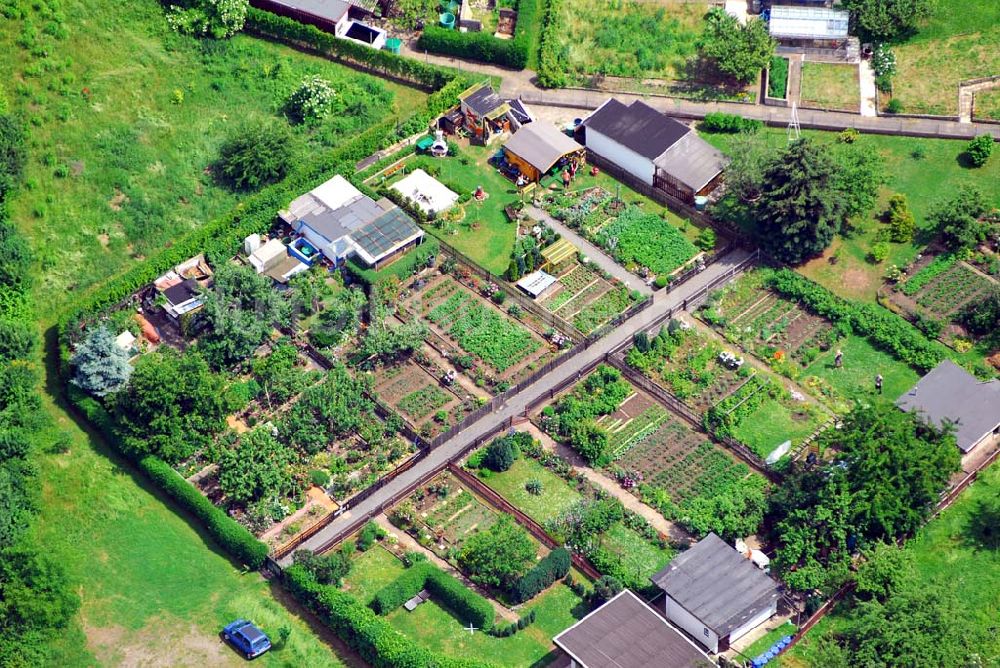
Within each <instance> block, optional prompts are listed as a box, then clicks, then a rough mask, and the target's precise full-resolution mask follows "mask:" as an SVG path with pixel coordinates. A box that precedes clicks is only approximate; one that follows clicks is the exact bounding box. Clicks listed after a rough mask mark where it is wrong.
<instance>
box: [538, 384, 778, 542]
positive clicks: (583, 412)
mask: <svg viewBox="0 0 1000 668" xmlns="http://www.w3.org/2000/svg"><path fill="white" fill-rule="evenodd" d="M536 419H537V420H538V421H539V424H540V425H541V426H542V428H543V429H545V430H546V431H547V432H548V433H550V434H552V436H553V437H554V438H556V439H557V440H560V441H562V442H565V443H567V444H568V445H570V446H571V447H574V448H576V449H577V450H579V451H581V454H585V456H586V454H588V453H590V454H593V453H592V451H591V449H590V448H591V445H592V444H593V443H594V442H601V441H604V440H605V439H606V441H605V443H606V444H605V447H604V448H603V450H602V451H601V452H600V453H598V455H597V456H596V457H591V458H590V459H591V461H592V463H593V465H595V466H602V467H604V468H606V469H607V470H608V472H609V473H610V474H611V475H612V476H613V477H615V478H616V479H617V480H618V482H619V484H621V485H622V487H624V488H625V489H628V490H630V491H632V492H633V493H634V494H636V496H638V497H639V498H640V499H642V500H643V501H644V502H646V503H647V504H649V505H651V506H653V507H654V508H656V509H658V510H659V511H660V512H661V513H662V514H663V515H664V517H666V518H667V519H671V520H674V521H677V522H678V523H680V524H682V525H684V526H686V527H688V528H690V529H692V530H693V531H695V532H702V531H704V527H705V526H714V524H713V522H718V521H721V520H720V518H721V514H722V513H724V512H725V511H724V510H722V509H721V505H724V504H725V503H727V502H730V501H731V502H733V503H734V504H735V503H742V502H743V501H742V500H744V499H746V498H747V497H749V496H756V497H761V498H762V494H763V491H764V480H763V478H762V477H760V476H759V475H757V474H755V473H753V472H752V471H751V470H750V468H749V467H748V466H747V465H746V464H743V463H740V462H738V461H736V460H735V459H734V458H733V456H732V455H730V454H729V452H727V451H726V450H724V449H723V448H722V447H721V446H718V445H716V444H714V443H713V442H712V441H711V439H710V438H709V437H708V436H707V435H706V434H704V433H703V432H701V431H698V430H696V429H694V428H692V427H691V426H690V425H689V423H688V422H686V421H684V420H683V419H682V418H680V417H679V416H678V415H676V414H674V413H673V412H671V411H669V410H668V409H666V408H664V407H663V406H662V405H661V404H659V403H658V402H657V401H656V400H655V399H654V398H653V397H651V396H650V395H648V394H646V393H645V392H642V391H640V390H638V389H636V388H635V387H634V386H633V385H631V384H630V383H628V381H626V380H625V379H624V378H623V377H622V376H621V373H620V372H618V371H617V370H616V369H611V368H609V367H599V368H598V370H597V371H595V373H594V374H593V375H592V376H590V377H588V378H586V379H584V380H583V381H582V382H581V384H579V385H577V386H576V387H575V388H574V389H573V390H571V391H570V392H568V393H567V394H564V395H563V396H562V397H560V398H559V399H558V400H557V401H556V402H555V403H554V404H553V405H551V406H549V407H546V408H545V409H543V410H542V412H541V413H540V414H539V415H538V417H537V418H536ZM591 421H592V424H593V425H595V426H596V429H597V430H599V433H601V434H603V435H604V436H602V437H598V438H595V437H594V436H593V435H592V428H591V427H588V426H587V425H588V424H589V423H591ZM581 435H585V436H584V437H582V438H581ZM694 515H697V518H698V519H696V520H692V519H691V518H692V516H694Z"/></svg>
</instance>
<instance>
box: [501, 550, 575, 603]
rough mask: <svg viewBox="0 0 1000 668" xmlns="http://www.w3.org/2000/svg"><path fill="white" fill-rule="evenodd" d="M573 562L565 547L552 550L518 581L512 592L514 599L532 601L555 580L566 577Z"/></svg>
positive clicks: (519, 601)
mask: <svg viewBox="0 0 1000 668" xmlns="http://www.w3.org/2000/svg"><path fill="white" fill-rule="evenodd" d="M572 564H573V561H572V559H571V558H570V554H569V550H567V549H566V548H565V547H557V548H556V549H554V550H552V551H551V552H549V553H548V554H547V555H546V556H545V558H544V559H542V560H541V561H539V562H538V563H537V564H535V567H534V568H532V569H531V570H530V571H528V572H527V573H525V574H524V575H523V576H521V579H520V580H518V581H517V584H515V585H514V587H513V591H512V592H511V593H512V595H513V596H514V600H516V601H517V602H518V603H524V602H525V601H530V600H531V599H533V598H534V597H535V596H537V595H538V594H540V593H541V592H543V591H545V589H547V588H548V587H549V585H551V584H552V583H553V582H555V581H556V580H561V579H562V578H564V577H566V574H567V573H569V569H570V566H572Z"/></svg>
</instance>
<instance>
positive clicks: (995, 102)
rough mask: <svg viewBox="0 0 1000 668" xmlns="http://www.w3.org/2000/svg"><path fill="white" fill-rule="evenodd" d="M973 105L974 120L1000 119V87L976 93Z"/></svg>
mask: <svg viewBox="0 0 1000 668" xmlns="http://www.w3.org/2000/svg"><path fill="white" fill-rule="evenodd" d="M973 105H974V107H973V108H974V112H973V115H974V116H975V119H976V120H981V119H988V120H994V121H1000V88H994V89H992V90H984V91H981V92H979V93H976V97H975V99H974V101H973Z"/></svg>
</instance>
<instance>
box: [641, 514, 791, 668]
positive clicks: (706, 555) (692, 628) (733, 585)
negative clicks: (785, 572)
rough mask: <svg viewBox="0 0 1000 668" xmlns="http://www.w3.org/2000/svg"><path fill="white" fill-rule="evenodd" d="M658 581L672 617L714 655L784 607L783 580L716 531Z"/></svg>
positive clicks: (677, 559)
mask: <svg viewBox="0 0 1000 668" xmlns="http://www.w3.org/2000/svg"><path fill="white" fill-rule="evenodd" d="M652 580H653V584H655V585H656V586H658V587H659V588H660V589H662V590H663V593H664V594H665V596H664V612H665V614H666V617H667V619H668V620H670V621H672V622H674V623H675V624H677V625H678V626H679V627H681V628H682V629H684V630H685V631H687V632H688V634H690V635H691V636H692V637H694V638H695V639H696V640H697V641H698V642H700V643H701V644H702V645H703V646H704V647H705V648H707V649H708V651H709V652H711V653H713V654H715V653H718V652H724V651H726V650H727V649H729V646H730V644H731V643H732V642H733V641H735V640H738V639H739V638H741V637H743V636H744V635H746V634H747V633H749V632H750V631H752V630H753V629H755V628H757V627H758V626H760V625H761V624H763V623H764V622H766V621H767V620H768V619H770V618H771V617H772V616H774V614H775V613H776V612H777V610H778V596H779V592H778V585H777V583H776V582H775V581H774V580H772V579H771V578H770V577H769V576H768V575H767V574H765V573H764V572H763V571H761V570H760V569H759V568H757V567H756V566H755V565H754V564H753V562H751V561H750V560H749V559H747V558H746V557H744V556H743V555H742V554H740V553H739V552H737V551H736V549H735V548H733V547H732V546H730V545H729V544H728V543H726V542H725V541H724V540H722V539H721V538H719V537H718V536H716V535H715V534H714V533H710V534H708V536H706V537H705V538H703V539H702V540H700V541H698V543H697V544H695V546H694V547H692V548H691V549H689V550H687V551H685V552H682V553H681V554H679V555H678V556H676V557H674V559H673V561H671V562H670V563H669V564H667V566H666V567H665V568H664V569H663V570H661V571H660V572H659V573H657V574H656V575H654V576H653V577H652Z"/></svg>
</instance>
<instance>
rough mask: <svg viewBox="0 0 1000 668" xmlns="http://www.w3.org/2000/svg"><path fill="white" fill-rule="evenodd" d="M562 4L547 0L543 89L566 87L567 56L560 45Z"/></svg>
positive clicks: (540, 73)
mask: <svg viewBox="0 0 1000 668" xmlns="http://www.w3.org/2000/svg"><path fill="white" fill-rule="evenodd" d="M562 2H563V0H547V1H546V3H545V10H544V11H543V13H542V25H541V31H542V38H541V40H540V45H539V47H538V84H539V85H540V86H542V87H543V88H561V87H562V86H565V85H566V70H565V68H566V65H565V57H564V55H565V54H563V49H562V47H561V46H560V45H559V36H560V28H561V26H560V23H559V20H560V16H561V14H560V12H561V11H562Z"/></svg>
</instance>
